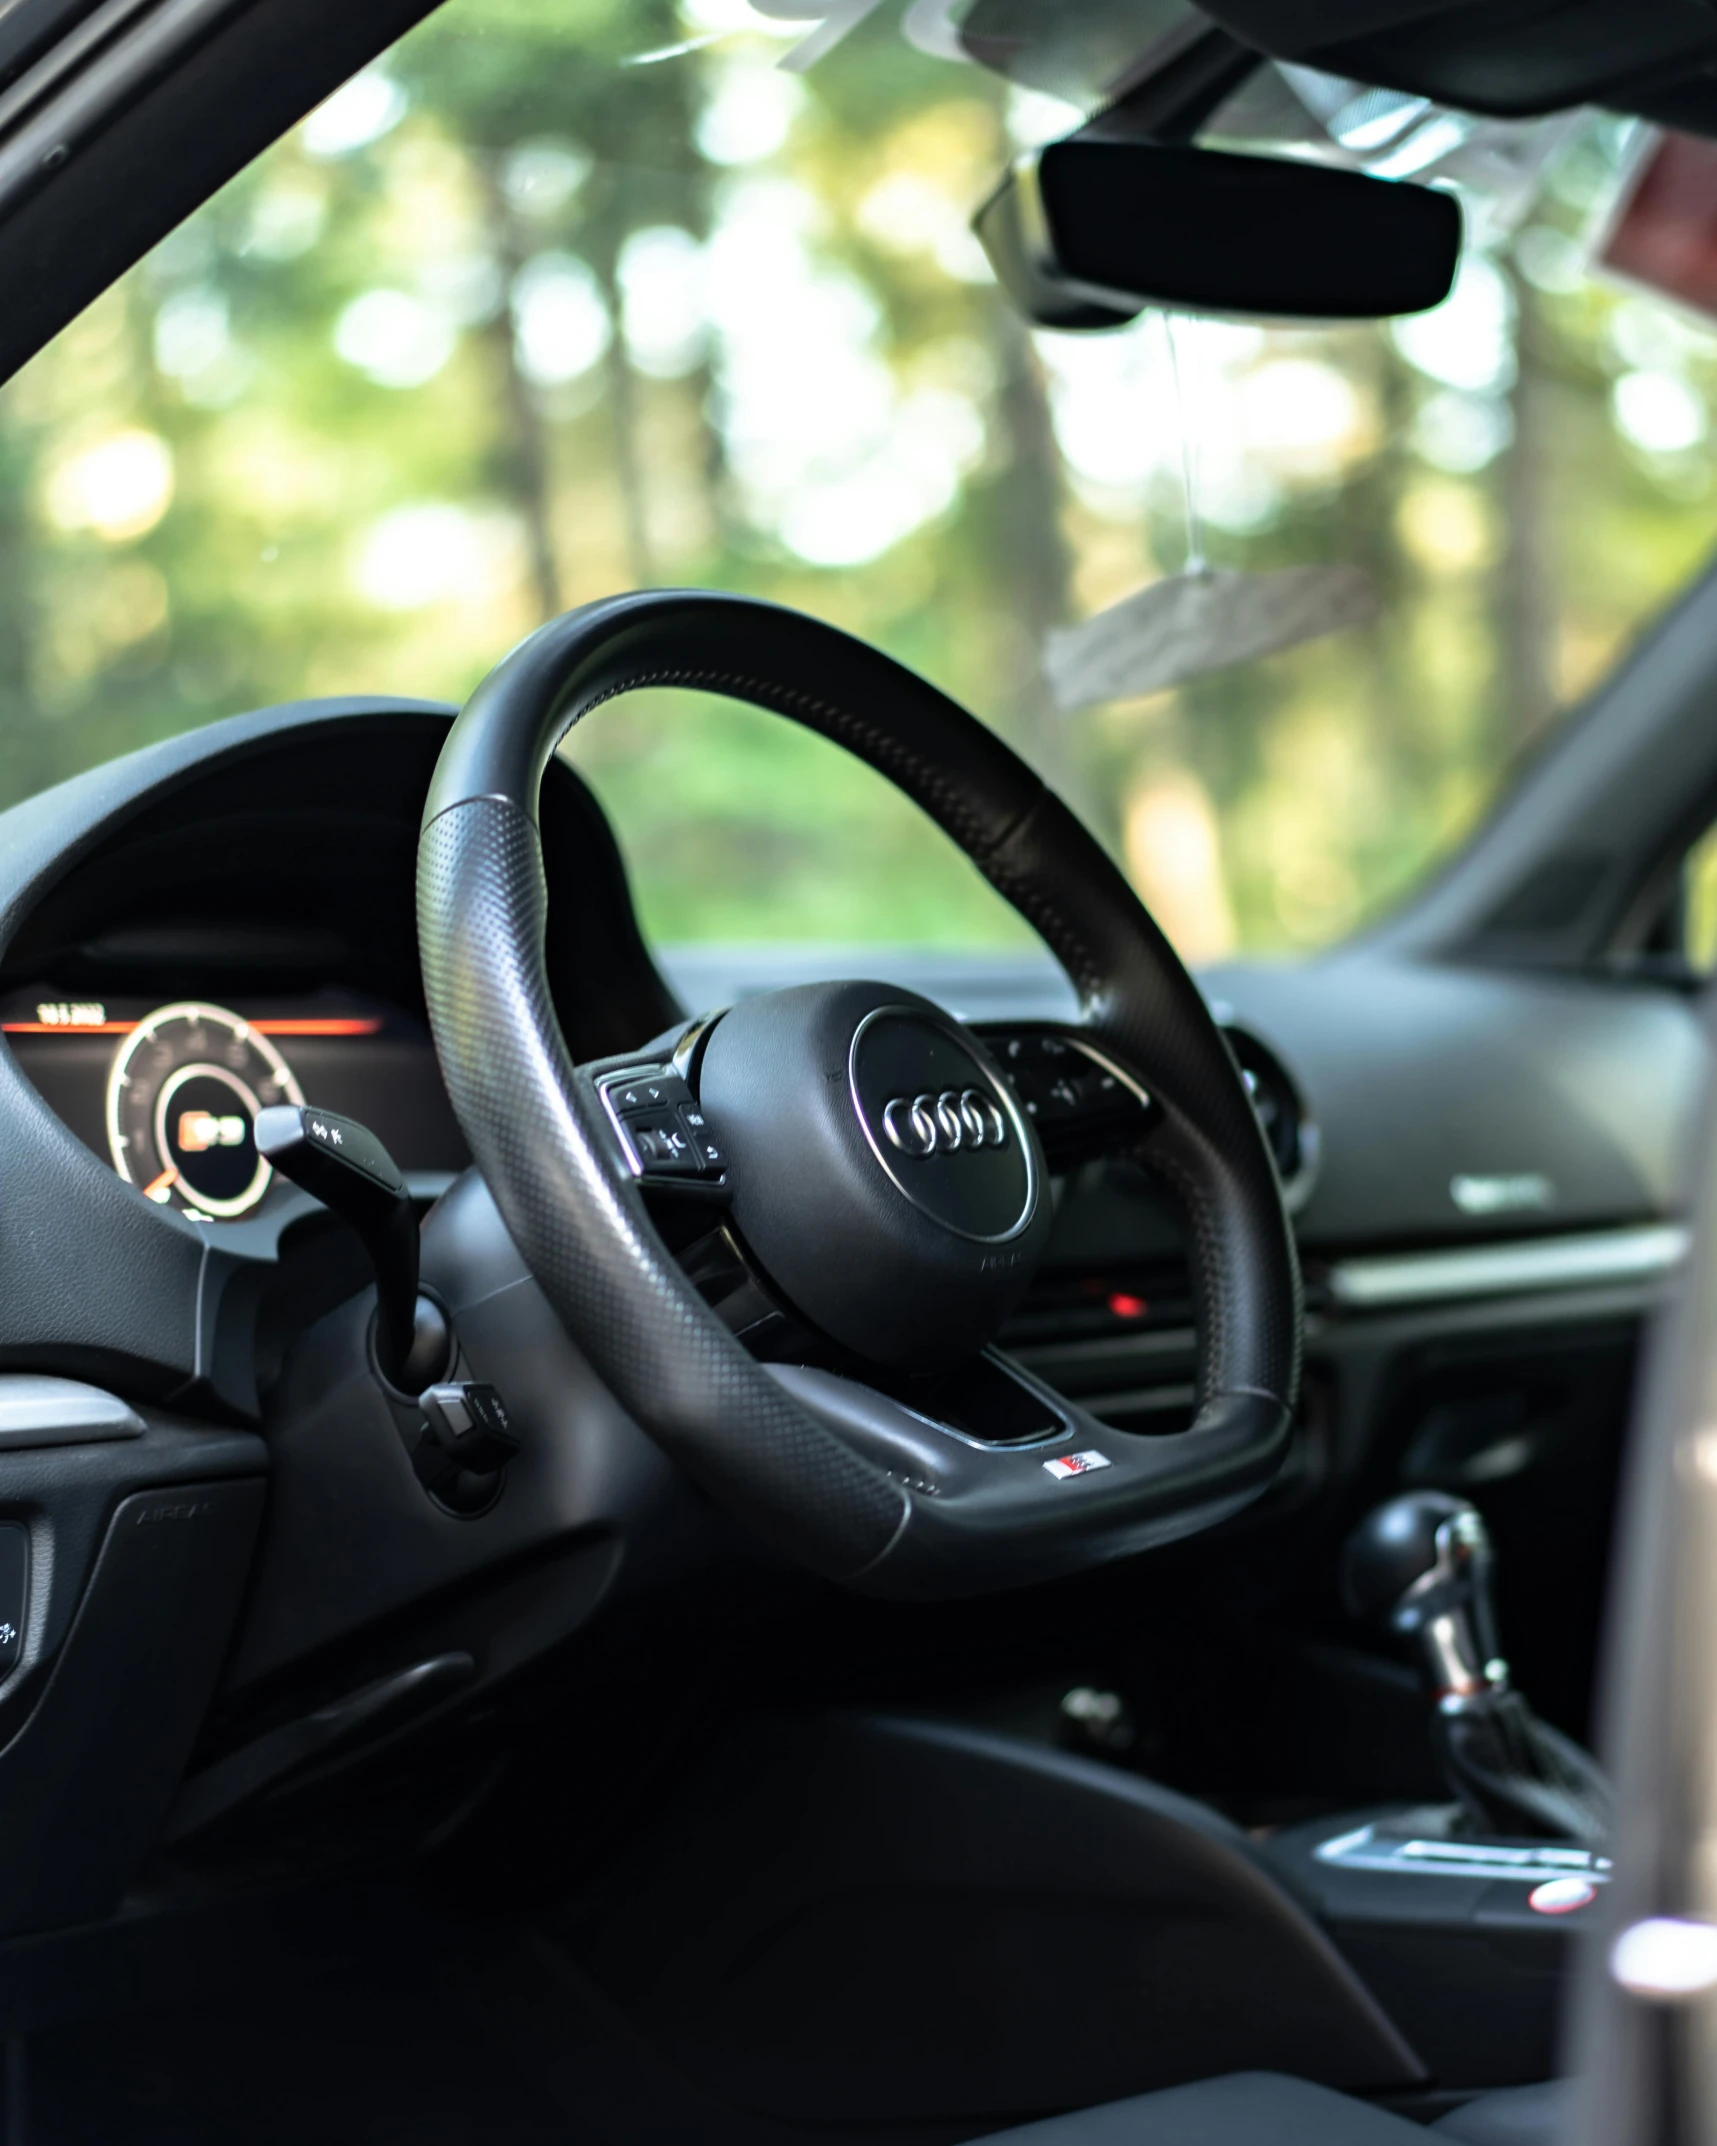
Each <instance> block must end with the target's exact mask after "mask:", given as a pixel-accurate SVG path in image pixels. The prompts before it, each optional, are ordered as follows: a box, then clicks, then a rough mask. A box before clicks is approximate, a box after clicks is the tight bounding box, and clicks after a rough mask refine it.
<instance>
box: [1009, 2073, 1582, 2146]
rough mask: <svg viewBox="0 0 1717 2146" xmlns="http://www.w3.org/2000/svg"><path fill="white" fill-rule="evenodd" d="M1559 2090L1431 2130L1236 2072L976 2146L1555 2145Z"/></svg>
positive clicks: (1342, 2098) (1513, 2091) (1456, 2117)
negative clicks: (1443, 2141) (1429, 2142)
mask: <svg viewBox="0 0 1717 2146" xmlns="http://www.w3.org/2000/svg"><path fill="white" fill-rule="evenodd" d="M1568 2102H1569V2090H1568V2088H1567V2087H1566V2086H1565V2085H1561V2084H1557V2085H1551V2086H1521V2087H1508V2088H1505V2089H1503V2090H1502V2091H1501V2092H1500V2093H1494V2094H1481V2095H1480V2096H1479V2097H1478V2099H1477V2100H1476V2101H1469V2102H1467V2103H1465V2104H1464V2105H1463V2106H1462V2107H1460V2108H1459V2109H1456V2110H1455V2111H1454V2113H1453V2114H1452V2115H1450V2116H1445V2117H1444V2118H1443V2119H1442V2121H1441V2122H1440V2123H1436V2124H1433V2125H1432V2126H1431V2129H1430V2131H1429V2132H1426V2131H1424V2130H1422V2129H1421V2128H1420V2126H1419V2125H1418V2124H1415V2123H1409V2122H1408V2120H1407V2119H1406V2118H1405V2117H1402V2116H1391V2115H1390V2114H1389V2113H1388V2111H1387V2110H1385V2109H1374V2108H1373V2107H1372V2106H1371V2105H1370V2103H1369V2102H1364V2101H1354V2100H1352V2099H1351V2098H1350V2097H1349V2096H1348V2095H1346V2094H1333V2093H1331V2092H1330V2090H1329V2088H1328V2087H1323V2086H1309V2085H1308V2084H1307V2083H1306V2081H1305V2080H1303V2079H1290V2078H1287V2077H1285V2076H1284V2075H1283V2074H1281V2073H1279V2072H1235V2073H1233V2074H1232V2075H1230V2076H1229V2077H1228V2078H1225V2079H1203V2080H1200V2081H1199V2082H1198V2084H1197V2085H1196V2086H1177V2087H1171V2088H1170V2089H1169V2090H1168V2091H1167V2092H1166V2093H1161V2094H1141V2095H1140V2096H1139V2097H1138V2098H1137V2099H1136V2100H1133V2101H1112V2102H1110V2103H1108V2104H1107V2105H1106V2106H1105V2107H1103V2108H1100V2109H1082V2110H1080V2111H1078V2112H1077V2113H1076V2114H1075V2115H1072V2116H1052V2117H1051V2118H1049V2120H1048V2121H1047V2122H1046V2123H1041V2124H1026V2125H1024V2126H1023V2127H1022V2128H1020V2129H1019V2130H1015V2131H1003V2132H997V2133H995V2134H993V2135H992V2137H991V2138H990V2139H988V2140H985V2141H980V2142H979V2146H1414V2141H1415V2140H1417V2141H1419V2142H1421V2146H1424V2142H1425V2141H1426V2140H1427V2139H1430V2138H1441V2139H1446V2140H1451V2141H1459V2142H1460V2146H1556V2141H1557V2139H1558V2138H1559V2137H1560V2136H1561V2135H1562V2133H1563V2132H1564V2130H1565V2128H1566V2119H1567V2115H1568Z"/></svg>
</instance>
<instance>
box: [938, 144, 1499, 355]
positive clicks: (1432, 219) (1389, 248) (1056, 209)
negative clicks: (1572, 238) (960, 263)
mask: <svg viewBox="0 0 1717 2146" xmlns="http://www.w3.org/2000/svg"><path fill="white" fill-rule="evenodd" d="M973 228H974V229H975V230H976V232H977V234H978V237H979V239H980V240H981V241H982V242H983V246H984V250H985V251H986V252H987V253H988V255H989V257H990V262H991V265H992V266H993V267H994V269H995V271H996V275H997V277H998V278H999V279H1000V281H1001V284H1002V286H1003V288H1004V289H1005V290H1006V291H1007V292H1008V294H1009V296H1010V297H1011V298H1012V299H1013V300H1014V302H1015V303H1016V304H1017V305H1018V306H1019V307H1020V309H1021V311H1022V312H1024V313H1025V314H1026V315H1027V317H1028V318H1029V319H1031V320H1033V321H1035V322H1036V323H1037V324H1038V325H1039V326H1040V327H1045V328H1111V327H1115V326H1118V325H1119V324H1120V323H1121V322H1123V321H1128V320H1131V319H1133V317H1134V316H1135V315H1136V314H1138V313H1140V312H1142V311H1143V310H1144V308H1145V307H1146V306H1166V307H1169V308H1171V309H1172V310H1173V311H1175V312H1180V313H1226V314H1242V315H1247V316H1257V315H1262V316H1265V317H1267V318H1272V319H1285V320H1372V319H1376V318H1378V317H1380V316H1382V315H1384V314H1391V313H1419V312H1423V311H1424V310H1425V308H1426V307H1427V306H1434V305H1436V304H1438V303H1439V302H1440V301H1441V300H1442V299H1444V298H1446V297H1447V296H1448V294H1449V287H1450V285H1451V284H1452V283H1453V281H1454V277H1455V268H1456V265H1457V263H1458V262H1459V259H1460V252H1461V212H1460V208H1459V205H1458V204H1457V203H1456V201H1455V200H1454V198H1453V196H1452V195H1449V194H1444V193H1436V192H1433V191H1432V190H1431V189H1430V188H1429V187H1424V186H1409V185H1405V184H1399V183H1396V182H1393V181H1390V180H1386V179H1372V178H1367V177H1366V176H1365V175H1364V174H1363V173H1361V172H1355V171H1338V170H1334V169H1332V168H1331V167H1329V166H1328V165H1323V164H1301V163H1293V162H1289V161H1288V160H1286V159H1284V158H1280V157H1256V156H1235V155H1232V154H1230V153H1228V152H1226V151H1222V150H1214V149H1194V148H1183V147H1171V146H1169V145H1167V144H1163V143H1158V142H1140V141H1104V140H1102V139H1101V138H1100V137H1098V138H1093V137H1092V136H1091V135H1087V134H1076V135H1073V136H1071V137H1070V138H1069V139H1068V140H1066V141H1061V142H1052V143H1050V144H1049V146H1048V147H1047V148H1045V149H1041V150H1039V151H1038V152H1037V154H1036V155H1035V156H1031V157H1027V158H1025V159H1024V160H1023V161H1022V162H1021V163H1020V164H1018V165H1017V166H1016V167H1015V168H1014V170H1013V171H1011V172H1010V173H1009V174H1008V176H1007V178H1006V179H1005V180H1004V181H1003V182H1002V184H1001V186H1000V187H999V188H998V190H997V191H996V193H995V194H993V195H992V196H991V198H990V199H989V201H987V202H986V203H985V205H984V206H983V208H982V209H980V210H979V212H978V215H977V217H976V219H975V222H974V226H973Z"/></svg>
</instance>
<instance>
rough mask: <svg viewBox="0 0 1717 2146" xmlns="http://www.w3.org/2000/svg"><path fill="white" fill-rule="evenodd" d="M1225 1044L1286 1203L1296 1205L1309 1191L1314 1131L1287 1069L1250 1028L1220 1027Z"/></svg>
mask: <svg viewBox="0 0 1717 2146" xmlns="http://www.w3.org/2000/svg"><path fill="white" fill-rule="evenodd" d="M1222 1033H1223V1034H1224V1035H1225V1036H1226V1037H1227V1038H1228V1048H1229V1049H1230V1050H1231V1051H1232V1052H1233V1053H1234V1055H1235V1057H1236V1058H1237V1059H1238V1060H1239V1062H1240V1070H1241V1072H1242V1073H1243V1074H1244V1075H1245V1077H1246V1087H1247V1090H1248V1092H1249V1093H1250V1095H1251V1097H1252V1107H1253V1109H1254V1110H1255V1111H1257V1113H1258V1122H1259V1123H1260V1124H1261V1125H1262V1126H1263V1128H1264V1137H1265V1139H1266V1140H1267V1141H1268V1142H1269V1143H1270V1152H1271V1154H1272V1155H1274V1156H1275V1158H1276V1169H1277V1172H1278V1174H1279V1175H1280V1177H1281V1180H1282V1186H1283V1190H1284V1191H1285V1192H1286V1193H1287V1195H1288V1204H1289V1206H1290V1207H1298V1206H1299V1205H1300V1204H1301V1203H1302V1202H1303V1201H1304V1199H1305V1197H1306V1195H1307V1193H1309V1192H1310V1190H1311V1180H1312V1173H1313V1170H1314V1168H1315V1167H1316V1163H1317V1129H1316V1127H1315V1126H1314V1125H1313V1123H1312V1120H1311V1115H1310V1113H1309V1112H1308V1111H1307V1109H1306V1106H1305V1102H1304V1100H1303V1099H1302V1097H1301V1095H1300V1092H1299V1090H1298V1089H1297V1088H1296V1087H1295V1086H1294V1083H1293V1081H1292V1080H1291V1079H1290V1078H1289V1075H1288V1070H1287V1068H1286V1067H1285V1066H1284V1065H1283V1064H1282V1061H1281V1060H1280V1059H1279V1058H1278V1057H1277V1056H1276V1054H1275V1052H1274V1051H1272V1050H1271V1049H1270V1047H1269V1045H1268V1044H1265V1043H1261V1042H1260V1041H1259V1040H1258V1038H1257V1037H1256V1036H1255V1035H1253V1034H1252V1032H1251V1031H1250V1029H1245V1028H1230V1027H1224V1029H1223V1031H1222Z"/></svg>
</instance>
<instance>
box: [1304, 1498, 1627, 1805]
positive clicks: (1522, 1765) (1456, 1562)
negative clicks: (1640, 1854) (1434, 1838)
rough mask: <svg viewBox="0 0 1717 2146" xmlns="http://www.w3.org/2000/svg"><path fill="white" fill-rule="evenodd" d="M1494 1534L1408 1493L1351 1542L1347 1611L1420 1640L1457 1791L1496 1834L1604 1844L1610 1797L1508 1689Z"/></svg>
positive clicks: (1444, 1759) (1441, 1756)
mask: <svg viewBox="0 0 1717 2146" xmlns="http://www.w3.org/2000/svg"><path fill="white" fill-rule="evenodd" d="M1494 1562H1495V1561H1494V1557H1493V1554H1492V1551H1491V1542H1490V1535H1489V1532H1488V1530H1487V1529H1486V1527H1485V1524H1484V1521H1483V1519H1482V1518H1481V1517H1480V1515H1479V1513H1478V1512H1477V1510H1476V1509H1475V1508H1474V1507H1473V1506H1471V1505H1469V1504H1468V1503H1467V1502H1466V1500H1465V1499H1464V1498H1452V1497H1449V1496H1447V1495H1446V1494H1445V1493H1443V1492H1441V1491H1435V1490H1423V1491H1412V1492H1409V1493H1408V1494H1407V1495H1406V1496H1405V1497H1400V1498H1394V1499H1392V1500H1391V1501H1390V1502H1389V1503H1388V1504H1387V1505H1381V1506H1379V1507H1378V1508H1377V1510H1376V1511H1375V1512H1374V1513H1372V1514H1371V1515H1370V1517H1369V1518H1368V1519H1366V1520H1364V1521H1362V1522H1361V1523H1360V1525H1359V1526H1358V1528H1356V1529H1355V1530H1354V1533H1353V1534H1352V1536H1350V1537H1349V1539H1348V1544H1347V1549H1346V1551H1345V1553H1344V1555H1343V1558H1342V1572H1341V1587H1342V1598H1343V1601H1344V1602H1345V1603H1346V1606H1347V1608H1348V1610H1349V1612H1350V1613H1351V1614H1352V1615H1353V1616H1355V1617H1360V1618H1364V1619H1365V1620H1367V1621H1368V1622H1377V1623H1382V1624H1383V1625H1384V1626H1385V1628H1386V1629H1387V1630H1389V1631H1390V1632H1392V1633H1394V1634H1396V1635H1397V1637H1399V1638H1402V1639H1407V1640H1410V1641H1411V1642H1412V1644H1413V1648H1414V1651H1415V1653H1416V1654H1417V1656H1418V1659H1419V1663H1420V1667H1421V1670H1422V1671H1423V1673H1424V1676H1425V1680H1426V1683H1427V1684H1428V1686H1429V1687H1430V1690H1431V1693H1432V1695H1433V1697H1434V1698H1435V1700H1436V1705H1437V1711H1436V1715H1435V1718H1434V1725H1433V1732H1432V1733H1433V1737H1434V1739H1435V1742H1436V1746H1437V1756H1438V1760H1439V1762H1440V1763H1441V1765H1442V1769H1443V1772H1444V1775H1445V1776H1446V1778H1447V1780H1448V1783H1449V1786H1450V1788H1451V1789H1452V1790H1453V1791H1454V1793H1455V1795H1456V1796H1457V1797H1458V1798H1459V1800H1460V1802H1461V1804H1462V1805H1463V1806H1464V1808H1465V1810H1466V1812H1467V1814H1468V1816H1469V1818H1470V1819H1472V1820H1473V1821H1474V1823H1475V1824H1476V1825H1477V1826H1478V1827H1479V1828H1480V1830H1482V1831H1486V1832H1500V1833H1528V1834H1536V1835H1539V1836H1546V1835H1547V1836H1549V1837H1550V1838H1551V1839H1556V1840H1576V1841H1583V1842H1587V1843H1590V1842H1594V1841H1599V1840H1601V1839H1603V1837H1604V1835H1605V1833H1606V1831H1607V1830H1608V1826H1609V1817H1610V1792H1609V1786H1608V1783H1607V1782H1606V1781H1605V1779H1604V1777H1603V1775H1602V1774H1601V1773H1600V1772H1599V1771H1598V1768H1597V1766H1596V1764H1595V1763H1594V1762H1593V1760H1592V1759H1591V1758H1589V1757H1588V1756H1587V1754H1586V1753H1585V1752H1584V1751H1582V1750H1581V1749H1580V1747H1579V1746H1578V1744H1575V1743H1573V1742H1571V1741H1570V1740H1569V1738H1567V1737H1566V1736H1564V1735H1562V1733H1561V1732H1560V1731H1559V1730H1557V1729H1553V1728H1551V1727H1550V1725H1549V1723H1548V1722H1544V1721H1540V1720H1539V1719H1538V1717H1537V1715H1536V1714H1534V1713H1533V1711H1532V1709H1531V1707H1529V1706H1528V1705H1527V1703H1526V1701H1525V1700H1524V1699H1523V1698H1522V1697H1521V1695H1520V1693H1519V1692H1517V1691H1515V1690H1514V1689H1513V1688H1512V1686H1511V1685H1510V1683H1509V1673H1508V1664H1507V1662H1505V1661H1504V1660H1503V1659H1502V1655H1501V1651H1500V1649H1499V1647H1498V1644H1497V1633H1496V1610H1495V1604H1494V1600H1493V1597H1492V1593H1491V1583H1492V1570H1493V1566H1494Z"/></svg>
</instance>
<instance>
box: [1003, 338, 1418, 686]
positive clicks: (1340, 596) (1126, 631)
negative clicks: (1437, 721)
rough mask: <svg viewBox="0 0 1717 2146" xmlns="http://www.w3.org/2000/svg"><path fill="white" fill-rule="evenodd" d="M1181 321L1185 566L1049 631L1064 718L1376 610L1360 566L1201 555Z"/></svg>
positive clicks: (1175, 341) (1175, 370) (1178, 387)
mask: <svg viewBox="0 0 1717 2146" xmlns="http://www.w3.org/2000/svg"><path fill="white" fill-rule="evenodd" d="M1188 325H1189V324H1188V323H1187V322H1185V321H1183V320H1176V319H1173V318H1171V317H1169V316H1167V315H1164V316H1163V328H1164V333H1165V334H1166V335H1167V338H1168V352H1169V369H1170V377H1171V380H1172V383H1173V399H1174V404H1175V411H1176V419H1177V422H1178V425H1179V429H1180V448H1181V488H1182V495H1183V499H1184V505H1185V514H1186V564H1185V566H1184V567H1183V568H1182V570H1181V571H1180V572H1179V573H1178V574H1169V575H1165V576H1164V577H1163V579H1162V580H1160V581H1153V582H1151V583H1150V584H1149V585H1148V586H1147V587H1145V588H1142V589H1137V590H1135V591H1134V593H1133V594H1132V595H1131V596H1125V597H1123V598H1122V599H1121V601H1120V602H1119V603H1118V604H1112V605H1110V607H1109V608H1108V610H1106V611H1099V612H1098V613H1097V614H1096V616H1095V617H1094V618H1088V619H1086V620H1084V621H1083V622H1082V623H1081V624H1080V625H1077V626H1072V627H1068V628H1066V629H1064V630H1062V631H1059V632H1053V633H1051V634H1050V635H1049V636H1048V637H1047V639H1046V641H1045V644H1044V653H1043V667H1044V674H1045V676H1046V677H1047V678H1048V681H1049V686H1050V691H1051V692H1052V693H1053V694H1054V696H1055V702H1056V705H1057V707H1059V708H1060V709H1061V711H1062V713H1063V714H1071V713H1072V712H1073V711H1074V710H1075V709H1077V708H1089V707H1094V706H1096V705H1098V704H1099V703H1101V702H1104V701H1114V700H1132V699H1136V698H1138V697H1139V696H1140V695H1142V694H1146V693H1159V692H1161V691H1162V690H1163V689H1164V688H1165V687H1167V686H1173V685H1179V684H1181V683H1182V682H1183V681H1184V680H1186V679H1188V678H1197V677H1200V676H1201V675H1203V674H1204V673H1205V672H1207V671H1219V670H1225V669H1227V668H1229V667H1230V666H1232V665H1234V664H1239V663H1250V662H1253V661H1254V660H1255V659H1256V658H1257V657H1259V656H1269V655H1274V654H1276V653H1277V652H1278V651H1279V650H1281V649H1284V648H1293V647H1295V646H1297V645H1298V644H1299V643H1300V642H1302V641H1314V640H1317V639H1319V638H1320V637H1321V636H1323V635H1324V634H1329V633H1336V632H1338V631H1339V630H1340V629H1341V628H1342V627H1344V626H1357V625H1363V624H1364V623H1365V622H1366V621H1367V620H1369V619H1372V618H1375V617H1376V615H1377V609H1378V605H1377V592H1376V589H1375V588H1374V586H1373V584H1372V581H1371V577H1370V575H1369V574H1367V573H1366V572H1365V571H1364V569H1363V568H1361V567H1357V566H1290V567H1283V568H1280V569H1278V570H1277V571H1275V572H1273V573H1266V574H1252V573H1243V572H1239V571H1237V570H1235V569H1233V568H1230V567H1213V566H1211V565H1209V564H1208V563H1207V561H1206V559H1205V556H1204V537H1203V529H1202V524H1201V521H1200V516H1199V508H1198V437H1197V428H1196V427H1195V425H1194V424H1193V422H1192V413H1191V410H1190V407H1189V403H1188V397H1187V395H1186V392H1185V383H1184V381H1183V379H1182V376H1181V373H1182V364H1183V362H1184V361H1187V360H1189V359H1190V356H1191V352H1190V350H1188V349H1187V348H1186V347H1185V346H1186V340H1187V329H1188Z"/></svg>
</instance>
